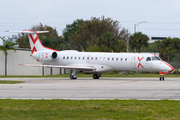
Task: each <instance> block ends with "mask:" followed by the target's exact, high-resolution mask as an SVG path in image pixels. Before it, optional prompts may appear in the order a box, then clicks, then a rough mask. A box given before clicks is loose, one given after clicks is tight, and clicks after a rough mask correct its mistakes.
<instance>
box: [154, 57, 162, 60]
mask: <svg viewBox="0 0 180 120" xmlns="http://www.w3.org/2000/svg"><path fill="white" fill-rule="evenodd" d="M152 60H161V59H160V58H159V57H152Z"/></svg>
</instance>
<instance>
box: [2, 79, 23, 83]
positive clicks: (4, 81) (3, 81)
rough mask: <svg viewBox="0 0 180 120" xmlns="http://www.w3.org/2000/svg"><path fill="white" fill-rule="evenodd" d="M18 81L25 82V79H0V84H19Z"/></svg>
mask: <svg viewBox="0 0 180 120" xmlns="http://www.w3.org/2000/svg"><path fill="white" fill-rule="evenodd" d="M17 83H24V81H6V80H1V81H0V84H17Z"/></svg>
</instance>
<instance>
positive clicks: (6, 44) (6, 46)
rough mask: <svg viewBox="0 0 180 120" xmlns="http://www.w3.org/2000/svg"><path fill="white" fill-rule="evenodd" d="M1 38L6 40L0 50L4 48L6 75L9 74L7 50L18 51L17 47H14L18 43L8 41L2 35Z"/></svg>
mask: <svg viewBox="0 0 180 120" xmlns="http://www.w3.org/2000/svg"><path fill="white" fill-rule="evenodd" d="M0 38H1V39H2V40H3V42H4V45H0V50H2V51H3V52H4V55H5V76H7V55H8V53H7V50H14V51H16V49H15V48H14V45H16V43H14V42H11V41H6V40H4V39H3V38H2V37H0Z"/></svg>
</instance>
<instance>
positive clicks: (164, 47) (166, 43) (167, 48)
mask: <svg viewBox="0 0 180 120" xmlns="http://www.w3.org/2000/svg"><path fill="white" fill-rule="evenodd" d="M161 43H162V44H161V47H160V49H161V52H162V53H163V55H164V54H165V55H167V57H168V63H169V55H170V54H172V53H174V49H173V47H172V45H171V44H172V39H171V38H170V37H168V38H166V39H164V40H162V42H161Z"/></svg>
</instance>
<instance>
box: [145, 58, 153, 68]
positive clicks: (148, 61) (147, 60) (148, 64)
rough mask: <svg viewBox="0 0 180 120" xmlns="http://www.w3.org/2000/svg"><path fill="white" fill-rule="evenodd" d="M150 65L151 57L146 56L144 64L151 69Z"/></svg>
mask: <svg viewBox="0 0 180 120" xmlns="http://www.w3.org/2000/svg"><path fill="white" fill-rule="evenodd" d="M151 66H152V59H151V57H147V58H146V66H145V68H146V69H147V70H151Z"/></svg>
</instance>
